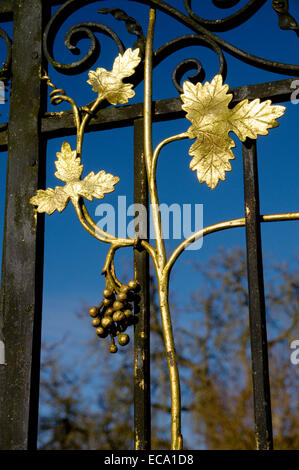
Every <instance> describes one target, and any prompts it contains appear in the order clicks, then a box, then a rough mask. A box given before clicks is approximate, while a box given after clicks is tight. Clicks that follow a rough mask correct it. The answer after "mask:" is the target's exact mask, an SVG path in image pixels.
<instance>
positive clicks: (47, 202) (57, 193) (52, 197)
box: [30, 186, 69, 215]
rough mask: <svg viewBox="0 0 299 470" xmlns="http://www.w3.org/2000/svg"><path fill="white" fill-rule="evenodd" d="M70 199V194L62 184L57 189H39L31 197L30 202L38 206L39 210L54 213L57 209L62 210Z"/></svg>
mask: <svg viewBox="0 0 299 470" xmlns="http://www.w3.org/2000/svg"><path fill="white" fill-rule="evenodd" d="M68 200H69V195H68V194H67V193H66V192H65V190H64V188H63V187H61V186H56V188H55V189H52V188H48V189H46V190H45V191H44V190H43V189H39V190H38V191H37V193H36V195H35V196H33V197H32V198H31V199H30V204H33V205H34V206H37V207H36V210H37V212H46V213H47V214H49V215H50V214H52V213H53V212H54V211H55V210H57V211H58V212H62V211H63V209H64V208H65V207H66V205H67V203H68Z"/></svg>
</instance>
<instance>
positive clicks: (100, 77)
mask: <svg viewBox="0 0 299 470" xmlns="http://www.w3.org/2000/svg"><path fill="white" fill-rule="evenodd" d="M140 60H141V58H140V57H139V49H134V50H133V51H132V49H127V50H126V51H125V52H124V54H123V55H122V54H119V55H118V57H117V58H116V59H115V61H114V64H113V68H112V70H111V72H108V71H107V70H105V69H103V68H97V70H96V71H95V72H94V71H93V70H91V71H90V72H89V73H88V76H89V80H88V81H87V83H89V84H90V85H91V86H92V89H93V91H95V92H97V93H98V94H99V96H101V99H104V98H105V99H106V100H107V101H109V103H111V104H114V105H116V104H118V103H120V104H124V103H127V102H128V101H129V99H130V98H132V97H133V96H134V95H135V92H134V90H132V88H133V85H131V84H130V83H123V81H122V80H123V78H125V77H130V76H131V75H133V74H134V72H135V68H136V67H137V65H138V64H139V62H140Z"/></svg>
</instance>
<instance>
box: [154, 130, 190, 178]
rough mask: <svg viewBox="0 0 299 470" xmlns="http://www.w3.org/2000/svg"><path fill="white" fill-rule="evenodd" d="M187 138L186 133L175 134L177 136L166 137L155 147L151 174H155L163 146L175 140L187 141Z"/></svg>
mask: <svg viewBox="0 0 299 470" xmlns="http://www.w3.org/2000/svg"><path fill="white" fill-rule="evenodd" d="M188 138H189V136H188V134H187V133H186V132H183V133H182V134H177V135H173V136H172V137H167V139H165V140H163V141H162V142H160V144H159V145H157V147H156V148H155V151H154V153H153V159H152V164H151V172H152V174H154V175H155V174H156V169H157V162H158V157H159V154H160V152H161V150H162V148H163V147H165V145H167V144H170V143H171V142H175V141H177V140H183V139H188Z"/></svg>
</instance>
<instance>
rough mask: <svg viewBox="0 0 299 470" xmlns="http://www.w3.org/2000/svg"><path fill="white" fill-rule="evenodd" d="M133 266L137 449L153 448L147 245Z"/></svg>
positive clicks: (137, 149)
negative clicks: (136, 286)
mask: <svg viewBox="0 0 299 470" xmlns="http://www.w3.org/2000/svg"><path fill="white" fill-rule="evenodd" d="M143 129H144V126H143V119H136V120H135V121H134V203H135V204H142V206H143V207H144V208H145V209H146V211H147V231H149V226H148V188H147V177H146V168H145V160H144V149H143V145H144V144H143V142H144V139H143V135H144V130H143ZM134 270H135V275H136V278H137V279H138V281H139V284H140V292H139V295H138V300H137V301H136V303H135V314H137V318H138V323H137V324H136V325H135V332H134V433H135V449H136V450H149V449H150V448H151V402H150V400H151V398H150V308H149V282H150V279H149V257H148V254H147V252H146V251H145V250H144V249H138V248H135V250H134Z"/></svg>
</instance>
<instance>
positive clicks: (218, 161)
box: [181, 75, 285, 189]
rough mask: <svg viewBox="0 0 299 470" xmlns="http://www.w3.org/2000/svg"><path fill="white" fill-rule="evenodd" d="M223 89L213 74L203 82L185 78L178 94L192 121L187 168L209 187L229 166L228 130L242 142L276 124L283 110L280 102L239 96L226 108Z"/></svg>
mask: <svg viewBox="0 0 299 470" xmlns="http://www.w3.org/2000/svg"><path fill="white" fill-rule="evenodd" d="M227 91H228V85H223V84H222V77H221V75H216V77H215V78H214V79H213V80H212V81H211V83H208V82H207V83H205V84H204V85H203V86H202V85H201V83H198V84H197V85H193V84H192V83H189V82H185V83H184V94H183V95H182V97H181V98H182V101H183V103H184V104H183V109H184V110H185V111H187V116H186V117H187V118H188V119H189V120H190V121H191V122H192V126H191V127H190V128H189V130H188V132H187V135H188V137H189V138H190V139H194V138H196V142H195V143H194V144H193V145H192V146H191V148H190V152H189V154H190V155H192V156H193V159H192V161H191V163H190V168H191V169H192V170H193V171H194V170H196V171H197V177H198V180H199V182H200V183H202V182H203V181H205V182H206V183H207V185H208V186H209V187H210V188H212V189H214V188H215V187H216V186H217V184H218V181H219V179H221V180H224V179H225V171H230V170H231V164H230V163H229V160H230V159H233V158H234V154H233V153H232V151H231V150H230V149H231V148H232V147H235V143H234V141H233V140H232V139H231V138H230V137H229V135H228V133H229V132H230V131H232V132H234V133H235V134H236V135H237V136H238V137H239V139H240V140H241V141H242V142H244V141H245V140H246V138H247V137H250V138H251V139H256V138H257V135H258V134H261V135H265V134H268V131H267V129H268V128H269V127H276V126H277V125H278V123H277V122H276V121H275V119H276V118H278V117H280V116H282V114H283V113H284V110H285V107H284V106H271V101H270V100H268V101H264V102H262V103H261V102H260V100H259V99H258V98H257V99H256V100H254V101H252V102H250V103H249V102H248V100H243V101H241V102H240V103H239V104H237V106H235V108H233V109H229V108H228V105H229V103H230V102H231V100H232V95H231V94H228V93H227Z"/></svg>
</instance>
